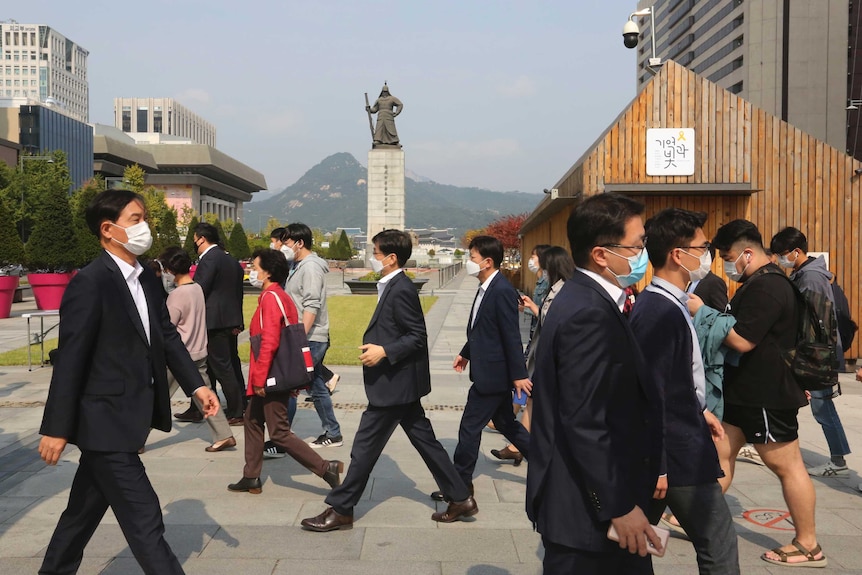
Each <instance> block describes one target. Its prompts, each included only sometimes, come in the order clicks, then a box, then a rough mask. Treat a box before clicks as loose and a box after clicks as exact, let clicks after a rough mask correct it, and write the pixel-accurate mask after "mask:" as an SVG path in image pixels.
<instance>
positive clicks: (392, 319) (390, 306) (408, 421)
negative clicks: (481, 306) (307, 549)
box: [302, 230, 479, 532]
mask: <svg viewBox="0 0 862 575" xmlns="http://www.w3.org/2000/svg"><path fill="white" fill-rule="evenodd" d="M371 241H372V242H373V244H374V253H373V256H372V260H371V265H372V267H374V269H375V271H378V272H380V273H381V274H382V277H381V278H380V281H379V282H377V292H378V296H377V308H376V309H375V310H374V315H373V316H371V321H370V322H369V323H368V328H367V329H366V330H365V335H364V336H363V338H362V342H363V344H362V345H361V346H360V349H361V350H362V355H360V356H359V359H360V361H362V374H363V377H364V379H365V394H366V395H367V396H368V409H366V410H365V412H363V414H362V419H361V420H360V422H359V429H357V430H356V437H355V440H354V442H353V449H352V450H351V452H350V469H348V471H347V477H345V478H344V481H343V482H342V484H341V485H340V486H339V487H336V488H335V489H333V490H332V492H331V493H330V494H329V495H328V496H327V497H326V503H327V504H328V505H330V507H329V508H328V509H326V511H324V512H323V513H321V514H320V515H318V516H317V517H309V518H307V519H303V520H302V527H303V528H305V529H307V530H309V531H318V532H326V531H334V530H336V529H350V528H352V527H353V507H354V506H355V505H356V504H357V503H359V499H360V498H361V497H362V493H363V492H364V491H365V486H366V485H367V483H368V479H369V477H370V476H371V471H372V470H373V469H374V465H375V464H376V463H377V460H378V458H379V457H380V454H381V453H382V452H383V448H384V447H386V443H387V442H388V441H389V438H390V437H392V433H393V432H394V431H395V428H397V427H398V426H401V428H402V429H403V430H404V433H406V434H407V438H408V439H410V443H411V444H412V445H413V447H415V448H416V451H418V452H419V455H421V456H422V460H423V461H424V462H425V465H427V466H428V470H429V471H431V474H432V475H433V476H434V479H435V480H436V481H437V484H438V485H439V486H440V489H441V490H443V491H444V492H446V493H447V494H449V495H450V496H451V498H452V501H451V502H450V503H449V506H448V507H447V509H446V511H442V512H437V513H434V514H433V515H432V516H431V519H433V520H434V521H440V522H443V523H451V522H453V521H457V520H458V519H461V518H462V517H470V516H472V515H475V514H476V513H477V512H478V511H479V508H478V506H477V505H476V501H475V500H474V499H473V497H472V495H471V494H470V493H469V491H468V489H467V486H466V485H465V484H464V482H463V481H461V478H460V477H459V476H458V473H457V472H456V471H455V468H454V467H453V466H452V462H451V461H450V460H449V454H447V453H446V450H445V449H444V448H443V446H442V445H440V442H439V441H437V437H436V436H435V435H434V429H433V428H432V427H431V422H430V421H429V420H428V418H427V417H426V416H425V410H424V409H422V403H421V402H420V399H421V398H422V397H424V396H426V395H428V394H429V393H431V372H430V364H429V362H428V334H427V331H426V329H425V316H424V314H423V313H422V305H421V304H420V302H419V294H417V293H416V288H415V287H414V286H413V282H411V281H410V278H408V277H407V276H406V275H404V273H403V272H402V270H401V267H402V266H403V265H404V264H405V263H406V262H407V260H408V259H410V254H411V253H412V251H413V242H412V240H411V239H410V234H408V233H407V232H403V231H401V230H383V231H382V232H380V233H379V234H377V235H375V236H374V238H372V240H371Z"/></svg>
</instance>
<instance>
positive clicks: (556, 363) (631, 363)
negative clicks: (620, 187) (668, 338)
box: [526, 193, 662, 575]
mask: <svg viewBox="0 0 862 575" xmlns="http://www.w3.org/2000/svg"><path fill="white" fill-rule="evenodd" d="M642 213H643V205H642V204H640V203H638V202H636V201H634V200H632V199H629V198H627V197H625V196H621V195H619V194H611V193H609V194H600V195H598V196H593V197H590V198H589V199H587V200H584V201H583V202H582V203H580V204H579V205H578V206H577V207H575V209H574V210H573V211H572V215H571V216H570V217H569V221H568V224H567V228H568V230H567V231H568V236H569V242H570V244H571V248H572V257H573V259H574V260H575V264H576V265H577V270H576V271H575V274H574V275H573V276H572V278H571V279H570V280H568V281H566V283H565V285H564V286H563V288H562V290H560V293H559V294H558V295H557V297H556V299H555V300H554V303H553V305H552V306H551V308H550V310H549V311H548V314H547V317H546V319H545V323H544V324H543V325H542V337H541V339H540V340H539V345H538V346H537V348H536V369H535V371H534V373H533V380H534V381H535V390H534V393H533V421H532V427H531V430H530V433H531V441H530V455H531V459H530V467H529V469H528V470H527V505H526V507H527V515H528V516H529V518H530V520H532V521H533V524H534V525H535V526H536V529H537V530H538V531H539V532H540V533H541V534H542V543H543V545H544V547H545V558H544V573H545V575H551V574H557V573H559V574H563V573H566V574H568V573H580V574H591V573H594V574H601V575H611V574H619V575H632V574H642V573H652V562H651V561H650V559H649V557H647V549H648V547H647V546H648V541H649V543H651V544H652V545H653V546H655V547H656V548H658V549H661V542H660V541H659V538H658V536H656V534H655V532H654V531H653V529H652V527H650V524H649V521H647V517H646V514H645V513H646V510H647V509H648V508H649V504H650V501H651V498H652V495H653V493H654V489H655V485H656V479H657V477H658V475H659V472H660V459H661V444H662V437H661V434H662V411H661V401H660V397H658V394H657V392H656V390H655V388H654V386H653V383H652V381H651V380H650V378H649V376H648V374H647V371H646V367H645V365H644V362H643V359H642V358H641V355H640V351H639V349H638V346H637V344H636V342H635V339H634V335H633V334H632V331H631V328H630V327H629V324H628V320H627V319H626V318H625V316H624V315H623V313H622V310H623V304H624V303H625V301H626V292H625V288H626V287H628V286H630V285H633V284H634V283H636V282H637V281H639V280H640V279H641V278H642V277H643V275H644V272H645V271H646V267H647V253H646V247H645V245H644V244H645V242H646V238H645V237H644V227H643V221H642V219H641V214H642ZM610 526H613V527H614V528H615V530H616V532H617V534H618V536H619V543H618V544H617V543H614V542H612V541H610V540H609V539H608V528H609V527H610Z"/></svg>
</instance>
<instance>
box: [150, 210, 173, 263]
mask: <svg viewBox="0 0 862 575" xmlns="http://www.w3.org/2000/svg"><path fill="white" fill-rule="evenodd" d="M150 226H151V227H152V224H150ZM178 245H180V233H179V231H177V212H176V210H174V209H169V210H166V211H165V212H164V214H162V216H161V217H160V218H159V221H158V224H156V227H155V229H154V230H153V246H152V247H151V248H150V249H149V251H147V254H148V255H149V256H150V257H153V258H157V257H159V256H160V255H161V254H162V253H163V252H164V251H165V250H166V249H167V248H170V247H174V246H178Z"/></svg>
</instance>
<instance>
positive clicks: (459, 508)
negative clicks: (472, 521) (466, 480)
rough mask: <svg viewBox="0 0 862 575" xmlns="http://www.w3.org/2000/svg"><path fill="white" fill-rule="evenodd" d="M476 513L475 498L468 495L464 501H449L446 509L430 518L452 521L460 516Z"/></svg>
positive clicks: (477, 510) (477, 509)
mask: <svg viewBox="0 0 862 575" xmlns="http://www.w3.org/2000/svg"><path fill="white" fill-rule="evenodd" d="M477 513H479V506H478V505H476V500H475V499H473V497H472V496H470V497H468V498H467V499H465V500H464V501H451V502H450V503H449V506H448V507H447V508H446V511H444V512H442V513H440V512H437V513H435V514H433V515H432V516H431V519H433V520H434V521H439V522H440V523H452V522H453V521H458V520H459V519H461V518H462V517H472V516H473V515H476V514H477Z"/></svg>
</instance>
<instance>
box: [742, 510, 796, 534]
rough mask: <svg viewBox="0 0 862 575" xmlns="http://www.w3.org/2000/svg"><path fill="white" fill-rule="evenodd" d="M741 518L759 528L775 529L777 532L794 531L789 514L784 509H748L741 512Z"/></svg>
mask: <svg viewBox="0 0 862 575" xmlns="http://www.w3.org/2000/svg"><path fill="white" fill-rule="evenodd" d="M742 517H743V518H744V519H745V520H746V521H749V522H751V523H754V524H755V525H759V526H760V527H768V528H769V529H777V530H779V531H795V530H796V528H795V527H794V526H793V522H792V521H791V520H790V512H789V511H785V510H784V509H749V510H748V511H743V512H742Z"/></svg>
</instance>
